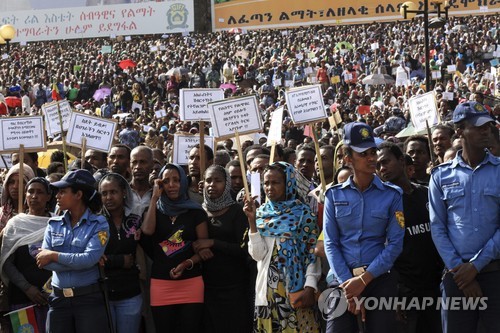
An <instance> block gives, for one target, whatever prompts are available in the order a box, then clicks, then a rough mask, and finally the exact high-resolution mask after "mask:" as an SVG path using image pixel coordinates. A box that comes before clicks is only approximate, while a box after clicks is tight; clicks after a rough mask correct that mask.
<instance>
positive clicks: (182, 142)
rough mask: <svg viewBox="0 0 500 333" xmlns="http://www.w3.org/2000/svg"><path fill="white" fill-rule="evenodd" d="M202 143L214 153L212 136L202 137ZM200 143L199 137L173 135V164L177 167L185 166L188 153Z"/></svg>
mask: <svg viewBox="0 0 500 333" xmlns="http://www.w3.org/2000/svg"><path fill="white" fill-rule="evenodd" d="M204 141H205V144H206V145H207V146H209V147H210V148H212V150H214V151H215V149H214V148H215V140H214V137H213V136H207V135H205V136H204ZM199 143H200V136H199V135H182V134H175V135H174V156H173V162H174V163H176V164H179V165H187V164H188V160H189V152H190V151H191V149H193V148H194V146H196V145H197V144H199Z"/></svg>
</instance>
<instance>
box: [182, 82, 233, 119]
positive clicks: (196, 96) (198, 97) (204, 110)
mask: <svg viewBox="0 0 500 333" xmlns="http://www.w3.org/2000/svg"><path fill="white" fill-rule="evenodd" d="M223 99H224V91H223V90H221V89H181V90H180V100H179V110H180V112H179V117H180V118H181V120H182V121H200V120H203V121H210V114H209V112H208V103H211V102H217V101H222V100H223Z"/></svg>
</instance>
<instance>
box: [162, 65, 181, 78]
mask: <svg viewBox="0 0 500 333" xmlns="http://www.w3.org/2000/svg"><path fill="white" fill-rule="evenodd" d="M165 75H167V76H172V75H175V76H180V75H181V71H180V70H179V68H177V67H174V68H171V69H169V70H168V72H166V73H165Z"/></svg>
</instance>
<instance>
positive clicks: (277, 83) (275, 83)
mask: <svg viewBox="0 0 500 333" xmlns="http://www.w3.org/2000/svg"><path fill="white" fill-rule="evenodd" d="M273 86H275V87H281V79H275V80H273Z"/></svg>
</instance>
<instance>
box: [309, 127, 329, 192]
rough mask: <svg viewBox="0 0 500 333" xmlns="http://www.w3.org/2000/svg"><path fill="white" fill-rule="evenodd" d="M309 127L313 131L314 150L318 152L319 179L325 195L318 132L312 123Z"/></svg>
mask: <svg viewBox="0 0 500 333" xmlns="http://www.w3.org/2000/svg"><path fill="white" fill-rule="evenodd" d="M309 126H310V127H311V129H312V134H313V140H314V149H315V150H316V157H317V159H318V166H319V179H320V181H321V191H322V192H323V194H324V193H325V192H326V184H325V172H324V171H323V161H322V160H321V152H320V151H319V142H318V135H317V134H316V131H315V130H314V123H312V124H311V125H309Z"/></svg>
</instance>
